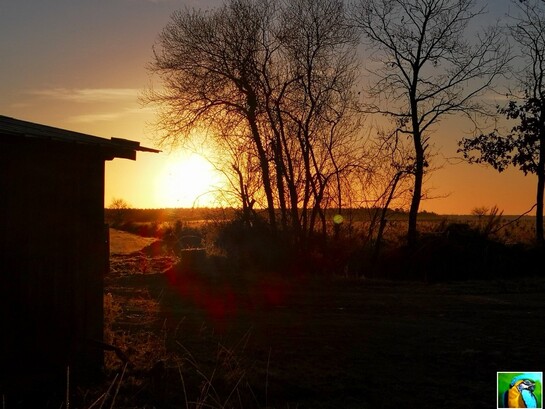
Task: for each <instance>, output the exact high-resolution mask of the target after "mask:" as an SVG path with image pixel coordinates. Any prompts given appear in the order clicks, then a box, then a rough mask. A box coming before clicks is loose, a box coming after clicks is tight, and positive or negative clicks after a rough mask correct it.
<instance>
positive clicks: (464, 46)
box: [353, 0, 508, 244]
mask: <svg viewBox="0 0 545 409" xmlns="http://www.w3.org/2000/svg"><path fill="white" fill-rule="evenodd" d="M483 13H484V10H483V9H477V8H476V7H475V1H474V0H356V1H355V4H354V13H353V15H354V21H355V24H356V25H357V26H358V27H359V28H360V29H361V31H362V33H363V35H364V38H365V40H366V44H367V46H368V50H369V52H370V54H369V58H370V59H371V60H372V62H371V63H369V66H371V67H377V65H376V64H378V68H376V69H371V70H370V71H371V74H372V76H373V77H374V78H375V79H376V82H375V83H374V85H373V86H371V87H370V88H369V90H368V98H369V99H370V103H369V104H368V107H367V112H372V113H380V114H384V115H387V116H388V117H390V118H392V119H393V120H394V121H395V122H396V123H397V129H398V131H399V132H400V133H404V134H406V135H408V136H409V137H410V138H411V139H412V145H413V149H414V152H413V154H414V157H413V166H412V169H411V173H412V176H413V177H414V187H413V194H412V200H411V207H410V210H409V226H408V232H407V239H408V243H409V244H412V243H414V242H415V240H416V239H417V236H418V230H417V217H418V210H419V207H420V201H421V199H422V188H423V180H424V175H425V172H426V167H427V166H428V152H429V147H430V137H431V134H432V130H433V128H434V126H435V125H437V124H438V123H439V122H440V120H441V119H442V118H444V117H445V116H446V115H448V114H460V113H462V114H467V115H472V114H474V113H482V112H483V106H482V105H481V104H480V103H479V102H478V99H477V97H478V96H480V95H481V94H482V93H483V92H484V91H485V90H486V89H487V88H489V87H490V86H491V85H492V82H493V80H494V78H496V77H497V76H498V75H499V74H501V73H502V72H504V70H505V67H506V64H507V61H508V53H507V51H506V49H505V42H504V41H503V38H502V36H501V32H500V30H499V28H497V27H490V28H487V29H486V30H485V31H484V32H481V33H479V34H478V35H476V33H475V32H470V30H469V23H470V22H471V21H472V20H473V19H475V18H476V17H477V16H479V15H481V14H483ZM469 38H471V40H470V39H469Z"/></svg>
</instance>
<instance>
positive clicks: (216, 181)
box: [155, 152, 221, 208]
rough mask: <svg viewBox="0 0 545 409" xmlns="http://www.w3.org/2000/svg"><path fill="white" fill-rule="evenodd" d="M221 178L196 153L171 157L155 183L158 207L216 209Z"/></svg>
mask: <svg viewBox="0 0 545 409" xmlns="http://www.w3.org/2000/svg"><path fill="white" fill-rule="evenodd" d="M220 182H221V174H220V173H219V172H218V171H217V170H216V169H214V167H213V166H212V165H211V164H210V162H209V161H208V160H206V158H204V157H203V156H201V155H199V154H196V153H188V152H183V153H177V154H174V153H173V154H171V155H170V156H169V158H168V160H167V162H166V163H165V165H164V167H163V169H162V171H160V172H159V175H158V176H157V179H156V182H155V196H156V198H155V199H156V200H155V201H156V203H160V204H161V206H162V207H172V208H190V207H214V203H215V195H214V192H215V191H216V190H217V189H218V187H219V186H220Z"/></svg>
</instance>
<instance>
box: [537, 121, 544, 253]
mask: <svg viewBox="0 0 545 409" xmlns="http://www.w3.org/2000/svg"><path fill="white" fill-rule="evenodd" d="M542 118H544V119H545V116H544V115H543V114H542ZM540 122H541V124H540V125H541V126H540V129H539V163H538V167H537V172H536V173H537V197H536V241H537V243H538V244H539V245H541V246H542V245H543V244H545V240H544V237H543V194H544V192H545V126H544V124H543V122H545V120H541V121H540Z"/></svg>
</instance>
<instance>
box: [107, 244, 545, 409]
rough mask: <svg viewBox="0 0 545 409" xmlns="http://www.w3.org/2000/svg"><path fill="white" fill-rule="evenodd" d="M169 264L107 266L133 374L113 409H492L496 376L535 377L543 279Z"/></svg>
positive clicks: (157, 258)
mask: <svg viewBox="0 0 545 409" xmlns="http://www.w3.org/2000/svg"><path fill="white" fill-rule="evenodd" d="M125 239H128V236H125V235H119V236H118V235H111V241H112V246H118V245H119V246H120V247H123V246H124V245H123V244H121V245H120V244H119V243H115V241H116V240H121V241H123V240H125ZM148 249H149V247H148ZM112 253H113V252H112ZM174 262H175V259H174V258H172V257H171V256H168V255H165V254H157V253H153V252H150V251H147V252H142V253H129V254H127V253H125V254H122V253H117V254H112V258H111V267H112V273H111V274H110V276H109V277H107V278H106V292H107V294H109V296H108V297H107V299H108V300H109V302H110V303H112V304H115V306H116V308H117V309H116V311H117V312H116V314H113V315H114V316H113V317H112V318H111V322H110V324H109V327H108V328H109V331H110V335H111V341H112V342H113V343H117V344H119V345H121V346H123V347H124V348H125V349H126V350H127V351H128V354H129V355H130V357H131V360H132V362H133V363H134V364H133V366H132V367H131V369H130V370H128V372H127V373H126V374H125V378H124V379H125V380H124V381H123V383H122V385H121V388H120V391H119V395H118V397H117V399H116V406H115V407H117V408H129V407H130V408H144V407H157V408H174V407H181V408H186V407H187V408H197V407H202V408H220V407H225V408H229V407H233V408H358V409H359V408H402V407H407V408H408V407H419V408H438V407H440V408H493V407H496V402H497V382H496V374H497V372H498V371H511V372H512V371H542V370H543V365H545V364H544V363H545V353H544V349H543V346H544V345H545V330H544V326H543V324H544V321H543V317H544V315H545V301H544V300H545V279H544V278H532V277H525V278H521V279H518V278H517V277H516V276H514V277H513V278H512V279H501V280H500V279H498V280H494V281H486V282H484V281H465V282H458V283H437V284H425V283H400V282H392V281H370V280H356V279H348V278H340V277H337V278H334V277H330V278H327V279H326V278H323V277H322V278H319V279H318V278H316V277H311V276H305V275H293V274H292V275H290V277H289V278H288V277H286V275H274V276H273V275H270V274H267V275H265V274H256V273H253V274H251V275H242V274H236V273H235V274H231V275H229V276H226V275H225V274H222V271H221V269H214V268H208V269H206V270H203V271H192V270H188V269H182V268H180V267H179V266H178V267H176V265H175V264H174ZM108 359H109V361H108V362H109V368H110V376H111V377H113V376H114V374H118V375H119V373H121V368H122V364H121V363H120V362H119V361H116V359H115V358H113V357H108ZM199 405H200V406H199Z"/></svg>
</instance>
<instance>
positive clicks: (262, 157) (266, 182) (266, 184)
mask: <svg viewBox="0 0 545 409" xmlns="http://www.w3.org/2000/svg"><path fill="white" fill-rule="evenodd" d="M248 105H249V109H248V123H249V125H250V129H251V130H252V138H253V140H254V143H255V145H256V148H257V154H258V157H259V164H260V166H261V173H262V178H263V189H264V190H265V197H266V198H267V211H268V213H269V223H270V225H271V227H272V228H273V230H275V229H276V214H275V209H274V198H273V193H272V184H271V175H270V170H269V162H268V160H267V154H266V152H265V148H264V147H263V142H262V141H261V135H260V134H259V129H258V127H257V118H256V115H255V110H256V106H257V102H256V101H255V97H251V96H248Z"/></svg>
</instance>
